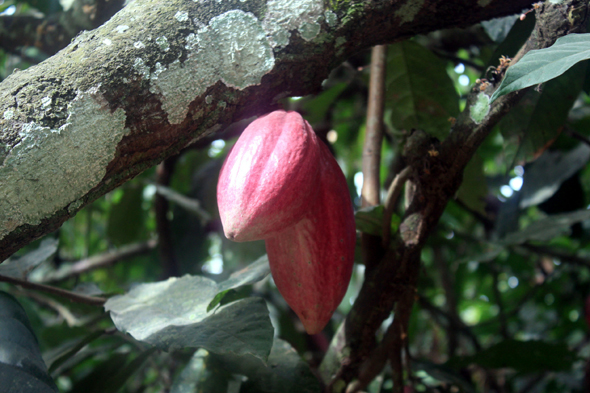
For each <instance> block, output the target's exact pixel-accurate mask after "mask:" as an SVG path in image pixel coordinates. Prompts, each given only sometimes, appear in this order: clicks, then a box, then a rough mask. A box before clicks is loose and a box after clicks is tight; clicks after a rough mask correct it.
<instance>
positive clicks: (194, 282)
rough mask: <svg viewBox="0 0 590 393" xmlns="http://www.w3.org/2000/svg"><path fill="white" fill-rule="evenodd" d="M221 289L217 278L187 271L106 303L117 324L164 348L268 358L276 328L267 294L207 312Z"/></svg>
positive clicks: (134, 334) (137, 336)
mask: <svg viewBox="0 0 590 393" xmlns="http://www.w3.org/2000/svg"><path fill="white" fill-rule="evenodd" d="M218 291H219V287H218V286H217V284H216V283H215V282H214V281H213V280H210V279H208V278H205V277H201V276H188V275H186V276H183V277H181V278H170V279H168V280H166V281H161V282H157V283H151V284H140V285H137V286H135V287H134V288H133V289H131V291H129V292H128V293H127V294H125V295H121V296H115V297H113V298H110V299H109V300H108V301H107V302H106V304H105V309H106V310H107V311H110V312H111V318H112V319H113V321H114V323H115V326H117V329H119V330H121V331H124V332H128V333H129V334H131V335H132V336H133V337H134V338H135V339H137V340H139V341H145V342H147V343H150V344H152V345H156V346H158V347H160V348H163V349H165V350H172V349H176V348H205V349H207V350H208V351H210V352H215V353H221V354H223V353H235V354H251V355H254V356H256V357H258V358H261V359H263V360H266V358H267V356H268V354H269V352H270V348H271V345H272V336H273V328H272V325H271V324H270V320H269V317H268V309H267V307H266V303H265V302H264V300H262V299H260V298H248V299H243V300H239V301H237V302H234V303H230V304H228V305H226V306H223V307H220V308H218V309H216V310H215V311H214V312H209V313H208V312H207V306H208V305H209V303H210V302H211V300H212V299H213V297H214V296H215V295H216V294H217V293H218Z"/></svg>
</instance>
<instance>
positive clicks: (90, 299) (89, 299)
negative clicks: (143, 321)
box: [0, 275, 106, 306]
mask: <svg viewBox="0 0 590 393" xmlns="http://www.w3.org/2000/svg"><path fill="white" fill-rule="evenodd" d="M0 281H2V282H7V283H10V284H14V285H20V286H21V287H23V288H28V289H34V290H38V291H43V292H47V293H51V294H53V295H58V296H62V297H65V298H67V299H70V300H71V301H73V302H76V303H85V304H90V305H93V306H102V305H103V304H104V302H106V299H105V298H102V297H94V296H85V295H80V294H77V293H74V292H71V291H68V290H66V289H61V288H56V287H51V286H49V285H44V284H37V283H34V282H30V281H25V280H20V279H18V278H13V277H7V276H2V275H0Z"/></svg>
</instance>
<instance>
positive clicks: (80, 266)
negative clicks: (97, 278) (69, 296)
mask: <svg viewBox="0 0 590 393" xmlns="http://www.w3.org/2000/svg"><path fill="white" fill-rule="evenodd" d="M157 244H158V241H157V240H156V239H152V240H148V241H147V242H143V243H136V244H131V245H129V246H124V247H121V248H119V249H118V250H116V251H108V252H105V253H104V254H100V255H95V256H92V257H90V258H87V259H83V260H81V261H78V262H76V263H73V264H63V265H62V266H61V267H60V268H59V269H58V270H57V271H56V272H53V273H50V274H47V275H46V276H45V277H43V280H42V281H41V282H43V283H49V282H57V281H62V280H65V279H68V278H70V277H73V276H78V275H80V274H82V273H86V272H88V271H91V270H94V269H98V268H102V267H107V266H109V265H112V264H114V263H115V262H118V261H120V260H123V259H126V258H131V257H134V256H136V255H141V254H145V253H147V252H149V251H151V250H153V249H154V248H155V247H156V245H157Z"/></svg>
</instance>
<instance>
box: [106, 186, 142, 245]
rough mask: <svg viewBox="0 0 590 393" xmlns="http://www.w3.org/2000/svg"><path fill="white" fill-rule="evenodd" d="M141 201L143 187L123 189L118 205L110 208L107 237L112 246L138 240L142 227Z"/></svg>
mask: <svg viewBox="0 0 590 393" xmlns="http://www.w3.org/2000/svg"><path fill="white" fill-rule="evenodd" d="M142 201H143V187H138V186H137V185H135V186H131V187H128V188H125V189H124V193H123V196H122V197H121V200H120V201H119V203H117V204H115V205H114V206H113V207H112V208H111V212H110V215H109V221H108V224H107V236H108V238H109V239H110V240H111V241H112V242H113V243H114V244H116V245H123V244H128V243H131V242H134V241H137V240H140V239H139V237H140V233H141V231H142V228H143V227H144V214H143V208H142V207H141V205H142Z"/></svg>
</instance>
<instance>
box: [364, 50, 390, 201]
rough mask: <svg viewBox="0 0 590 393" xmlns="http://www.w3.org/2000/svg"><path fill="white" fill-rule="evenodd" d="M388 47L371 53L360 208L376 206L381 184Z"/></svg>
mask: <svg viewBox="0 0 590 393" xmlns="http://www.w3.org/2000/svg"><path fill="white" fill-rule="evenodd" d="M386 60H387V46H385V45H377V46H375V47H373V51H372V52H371V80H370V82H369V100H368V104H367V131H366V135H365V143H364V146H363V189H362V192H361V197H362V206H363V207H368V206H375V205H378V204H379V201H380V197H379V194H380V192H381V182H380V180H379V170H380V167H381V144H382V141H383V108H384V101H385V71H386V69H387V67H386Z"/></svg>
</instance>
